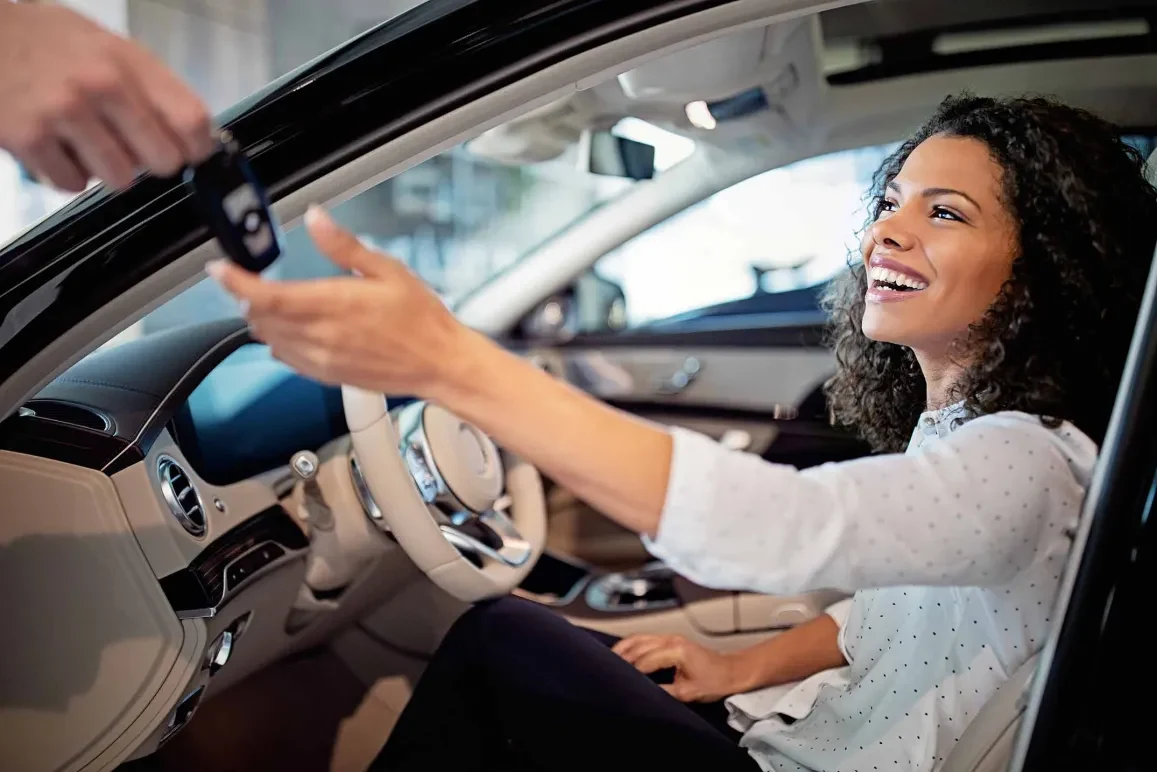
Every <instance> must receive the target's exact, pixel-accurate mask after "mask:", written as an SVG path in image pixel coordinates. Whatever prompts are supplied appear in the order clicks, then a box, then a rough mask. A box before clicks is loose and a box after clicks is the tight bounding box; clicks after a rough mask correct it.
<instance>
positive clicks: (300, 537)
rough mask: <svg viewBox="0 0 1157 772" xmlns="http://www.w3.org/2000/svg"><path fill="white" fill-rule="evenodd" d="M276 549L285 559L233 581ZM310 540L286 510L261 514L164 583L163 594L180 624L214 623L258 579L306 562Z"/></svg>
mask: <svg viewBox="0 0 1157 772" xmlns="http://www.w3.org/2000/svg"><path fill="white" fill-rule="evenodd" d="M270 545H275V546H276V547H278V548H280V549H281V550H282V554H281V555H278V556H276V557H275V558H273V559H271V560H268V561H266V562H264V563H262V564H261V566H260V567H259V568H258V569H257V570H255V571H253V572H252V573H250V574H249V575H248V576H245V577H244V578H243V579H242V580H241V581H239V582H236V583H233V582H230V581H229V578H228V577H229V575H230V573H231V570H232V569H234V568H235V567H236V566H237V565H238V564H239V562H240V561H243V560H245V559H247V558H250V557H251V556H253V555H255V554H256V553H258V552H259V551H261V550H264V549H267V548H268V547H269V546H270ZM308 548H309V540H308V539H307V538H306V537H305V534H303V533H302V532H301V529H300V528H298V527H297V525H296V524H295V523H294V522H293V519H292V518H291V517H290V516H289V513H288V512H286V511H285V508H284V507H282V506H281V505H280V504H275V505H273V506H271V507H268V508H267V509H265V510H263V511H261V512H259V513H257V514H256V515H254V516H253V517H251V518H249V519H248V520H246V521H245V522H243V523H241V524H240V525H238V526H236V527H234V528H232V529H230V530H229V531H227V532H225V533H224V534H223V535H221V536H220V537H218V538H217V539H216V540H214V541H213V542H212V543H211V544H209V546H207V547H206V548H205V549H204V550H202V551H201V553H200V554H199V555H198V556H197V558H196V559H195V560H193V562H192V563H190V564H189V566H188V567H186V568H183V569H180V570H178V571H174V572H173V573H171V574H168V575H166V576H164V577H162V578H161V580H160V583H161V589H162V590H163V591H164V593H165V597H166V598H167V599H168V601H169V605H171V606H172V608H173V611H174V612H176V614H177V618H178V619H210V618H212V617H215V616H216V615H217V613H218V612H219V611H221V609H223V608H224V607H225V606H226V605H227V604H228V602H229V601H230V599H231V598H232V597H233V596H234V595H236V594H237V593H238V592H239V591H240V590H241V589H242V588H244V587H246V586H247V585H249V584H250V582H252V581H253V580H254V579H257V578H258V577H260V576H262V575H264V574H267V573H269V572H271V571H273V570H275V569H276V568H278V567H280V566H282V565H285V564H287V563H291V562H293V561H295V560H300V559H302V558H304V555H305V553H306V551H307V550H308Z"/></svg>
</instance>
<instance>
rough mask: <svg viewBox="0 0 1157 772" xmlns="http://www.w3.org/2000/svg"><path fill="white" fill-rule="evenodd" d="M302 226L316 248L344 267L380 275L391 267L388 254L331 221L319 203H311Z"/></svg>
mask: <svg viewBox="0 0 1157 772" xmlns="http://www.w3.org/2000/svg"><path fill="white" fill-rule="evenodd" d="M305 229H306V231H308V232H309V237H310V238H311V239H312V240H313V243H314V245H316V246H317V248H318V250H320V251H321V253H322V254H323V255H325V256H326V257H328V258H329V259H330V260H331V261H333V263H334V264H335V265H337V266H340V267H341V268H345V269H346V270H347V271H352V272H353V273H356V274H360V275H361V276H368V277H374V278H382V277H384V276H386V275H387V273H388V271H389V270H390V269H391V268H392V267H393V266H391V265H390V258H388V257H386V256H385V255H383V254H381V253H380V252H376V251H374V250H372V249H367V248H366V246H365V245H364V244H362V243H361V242H360V241H359V240H358V239H357V237H356V236H354V235H353V234H352V233H350V232H349V231H347V230H346V229H345V228H343V227H341V226H340V225H338V224H337V223H336V222H334V220H333V218H332V217H330V216H329V214H327V213H326V212H325V211H324V210H323V209H322V208H321V207H319V206H311V207H309V209H307V210H306V212H305Z"/></svg>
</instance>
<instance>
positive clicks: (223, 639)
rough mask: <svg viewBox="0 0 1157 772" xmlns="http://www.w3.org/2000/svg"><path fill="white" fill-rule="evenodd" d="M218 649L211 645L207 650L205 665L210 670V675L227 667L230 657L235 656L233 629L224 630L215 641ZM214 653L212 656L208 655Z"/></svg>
mask: <svg viewBox="0 0 1157 772" xmlns="http://www.w3.org/2000/svg"><path fill="white" fill-rule="evenodd" d="M213 645H214V646H216V647H217V648H216V650H214V649H213V648H212V647H210V649H209V651H208V652H206V658H205V666H206V668H207V669H208V670H209V675H214V674H215V673H216V672H217V671H218V670H220V669H221V668H223V667H225V665H227V664H228V663H229V658H230V657H232V656H233V631H232V630H224V631H222V632H221V634H220V635H218V636H217V638H216V640H214V641H213ZM209 654H212V656H211V657H210V656H208V655H209Z"/></svg>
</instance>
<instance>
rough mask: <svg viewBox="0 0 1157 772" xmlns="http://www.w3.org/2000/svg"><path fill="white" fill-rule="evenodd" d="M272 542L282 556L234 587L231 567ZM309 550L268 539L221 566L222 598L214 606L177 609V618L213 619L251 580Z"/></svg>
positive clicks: (290, 561)
mask: <svg viewBox="0 0 1157 772" xmlns="http://www.w3.org/2000/svg"><path fill="white" fill-rule="evenodd" d="M270 544H275V545H277V547H279V548H280V549H281V551H282V554H281V557H278V558H274V559H273V560H271V561H269V562H268V563H266V564H265V565H264V566H262V567H261V568H260V569H259V570H257V571H255V572H253V573H252V574H250V575H249V576H247V577H245V578H244V579H242V580H241V582H240V583H238V584H237V586H235V587H234V586H233V585H231V584H229V569H230V568H232V567H233V566H234V565H235V564H236V563H238V562H240V561H242V560H244V559H245V558H247V557H249V556H250V555H252V554H253V553H254V552H257V551H258V550H260V549H262V548H263V547H267V546H269V545H270ZM307 551H308V548H306V549H300V550H295V549H290V548H289V547H287V546H285V545H284V544H282V543H281V542H278V541H274V540H273V539H266V540H265V541H263V542H261V543H260V544H258V545H256V546H255V547H253V548H252V549H250V550H248V551H246V552H244V553H242V554H241V555H238V556H237V557H235V558H234V559H233V560H230V561H229V562H228V563H226V564H225V565H224V566H222V567H221V588H222V589H221V600H220V601H219V602H218V603H217V605H216V606H213V607H212V608H199V609H186V610H183V611H177V619H212V618H213V617H215V616H217V614H218V613H219V612H220V611H221V609H223V608H225V606H226V605H227V604H228V603H229V601H230V600H232V599H233V597H234V596H236V595H237V593H238V592H239V591H240V590H241V588H243V587H245V585H247V584H249V582H251V581H252V580H254V579H257V578H259V577H262V576H265V575H266V574H268V573H269V572H271V571H273V570H275V569H277V568H280V567H281V566H283V565H285V564H286V563H292V562H293V561H295V560H298V559H299V558H300V557H301V555H302V554H303V553H305V552H307Z"/></svg>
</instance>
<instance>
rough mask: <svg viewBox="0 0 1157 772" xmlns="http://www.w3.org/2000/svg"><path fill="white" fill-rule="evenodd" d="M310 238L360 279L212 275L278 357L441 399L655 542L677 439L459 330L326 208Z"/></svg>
mask: <svg viewBox="0 0 1157 772" xmlns="http://www.w3.org/2000/svg"><path fill="white" fill-rule="evenodd" d="M306 228H307V229H308V230H309V235H310V237H311V238H312V239H313V241H314V243H315V244H316V245H317V247H318V249H319V250H320V251H321V252H322V254H324V255H326V256H327V257H329V259H330V260H332V261H333V262H334V263H335V264H337V265H338V266H340V267H342V268H345V269H347V270H349V271H351V272H352V273H355V274H359V275H357V276H339V277H333V278H328V279H312V280H308V281H272V280H267V279H264V278H262V277H260V276H257V275H255V274H252V273H248V272H246V271H243V270H241V269H240V268H238V267H237V266H235V265H233V264H231V263H222V262H218V263H212V264H210V266H208V270H209V273H210V274H212V275H213V276H214V277H215V278H216V279H217V280H218V281H219V282H220V283H221V284H222V285H223V286H224V287H225V289H226V290H228V291H229V292H230V293H231V294H232V295H233V296H234V297H236V298H237V299H238V300H239V301H241V304H242V307H243V308H245V313H246V316H247V317H248V319H249V324H250V326H251V327H252V329H253V334H254V336H255V337H257V338H258V339H259V340H262V341H264V342H265V343H267V344H268V345H269V347H270V349H271V351H272V353H273V355H274V356H275V357H277V358H278V359H280V360H282V361H283V362H285V363H287V364H289V365H290V366H291V367H293V368H295V369H297V370H298V371H300V372H301V373H304V374H305V375H307V376H309V377H311V378H314V379H316V380H319V381H323V382H326V383H331V384H346V385H350V386H359V387H361V388H363V389H367V390H369V391H380V392H383V393H385V394H395V395H402V394H404V395H409V396H415V397H419V398H422V399H429V400H433V401H434V402H437V403H439V404H441V405H442V406H443V407H445V408H447V409H448V410H450V411H452V412H454V413H455V414H457V415H458V417H460V418H461V419H463V420H465V421H469V422H471V423H473V424H474V425H475V426H477V427H478V428H479V429H481V430H482V431H484V432H486V433H487V434H489V435H490V436H491V437H492V438H493V439H494V441H495V442H497V443H498V444H499V445H500V446H502V447H503V448H505V449H506V450H509V451H511V452H513V453H515V454H517V455H518V456H520V457H521V458H524V459H526V460H527V461H529V462H530V463H532V464H534V465H535V466H537V467H538V468H539V469H540V470H541V471H542V472H543V473H544V474H546V475H547V476H549V477H551V478H552V479H554V480H555V481H556V482H557V483H558V484H560V485H563V486H565V487H566V488H568V489H569V490H571V491H573V492H574V493H575V495H577V496H579V497H580V498H582V499H583V500H585V501H587V502H588V503H590V504H591V505H592V506H593V507H595V508H596V509H598V510H600V511H602V512H604V513H605V514H606V515H608V516H609V517H611V518H612V519H614V520H616V521H617V522H619V523H620V524H621V525H623V526H625V527H627V528H630V529H631V530H633V531H636V532H639V533H645V534H652V535H653V534H655V533H656V531H657V530H658V527H659V517H660V513H661V510H662V506H663V501H664V498H665V496H666V488H667V476H668V471H669V470H670V467H671V438H670V435H668V434H667V432H665V431H664V430H663V429H661V428H659V427H656V426H654V425H652V424H649V423H645V422H643V421H640V420H638V419H636V418H634V417H631V416H627V415H625V414H623V413H621V412H619V411H617V410H614V409H612V408H610V407H608V406H606V405H604V404H601V403H599V402H597V401H595V400H593V399H592V398H591V397H589V396H588V395H586V394H584V393H582V392H580V391H578V390H577V389H575V388H572V387H571V386H570V385H569V384H567V383H566V382H565V381H563V380H561V379H556V378H553V377H551V376H549V375H547V374H546V373H544V372H543V371H542V370H540V369H539V368H537V367H535V366H534V365H532V364H531V363H529V362H527V361H526V360H524V359H523V358H521V357H519V356H516V355H514V354H512V353H510V352H508V351H506V350H505V349H503V348H502V347H501V346H498V345H497V344H495V343H494V342H493V341H491V340H490V339H489V338H487V337H486V336H484V335H482V334H481V333H478V332H476V331H474V330H472V329H471V328H469V327H467V326H466V325H464V324H462V323H461V322H459V321H458V320H457V319H456V318H455V317H454V315H453V314H452V313H451V311H450V309H449V308H447V307H446V305H445V304H444V303H443V302H442V301H441V299H439V298H438V296H437V295H435V294H434V293H433V292H431V291H430V290H429V289H428V288H427V287H426V285H425V284H423V283H422V281H421V280H420V279H419V278H418V277H417V276H415V275H414V274H412V273H411V272H410V271H409V269H407V268H406V266H404V265H402V264H401V263H399V262H398V261H396V260H392V259H390V258H389V257H386V256H385V255H382V254H381V253H379V252H375V251H373V250H371V249H367V248H366V247H365V246H363V245H362V244H361V243H360V242H359V241H358V240H357V239H356V238H355V237H354V236H353V235H352V234H351V233H348V232H347V231H345V230H343V229H342V228H340V227H338V226H337V225H336V224H335V223H334V222H333V220H331V219H330V218H329V216H328V215H326V214H325V213H323V212H322V211H321V210H320V209H311V210H310V211H309V212H308V213H307V214H306Z"/></svg>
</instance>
